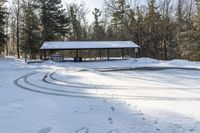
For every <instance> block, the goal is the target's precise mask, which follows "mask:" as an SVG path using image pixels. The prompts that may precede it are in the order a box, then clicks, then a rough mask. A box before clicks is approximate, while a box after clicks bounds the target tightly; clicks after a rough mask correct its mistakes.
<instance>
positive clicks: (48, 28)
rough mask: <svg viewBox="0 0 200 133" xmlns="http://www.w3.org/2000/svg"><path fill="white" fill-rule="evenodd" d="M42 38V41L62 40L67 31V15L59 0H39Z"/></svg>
mask: <svg viewBox="0 0 200 133" xmlns="http://www.w3.org/2000/svg"><path fill="white" fill-rule="evenodd" d="M38 3H39V6H40V14H41V15H40V19H41V23H42V38H43V42H44V41H55V40H63V38H64V37H65V36H66V34H67V33H68V30H67V28H68V23H69V20H68V17H67V16H66V15H65V9H63V5H62V3H61V0H39V1H38Z"/></svg>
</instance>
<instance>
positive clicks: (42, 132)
mask: <svg viewBox="0 0 200 133" xmlns="http://www.w3.org/2000/svg"><path fill="white" fill-rule="evenodd" d="M51 130H52V128H51V127H45V128H42V129H40V130H39V131H38V133H49V132H51Z"/></svg>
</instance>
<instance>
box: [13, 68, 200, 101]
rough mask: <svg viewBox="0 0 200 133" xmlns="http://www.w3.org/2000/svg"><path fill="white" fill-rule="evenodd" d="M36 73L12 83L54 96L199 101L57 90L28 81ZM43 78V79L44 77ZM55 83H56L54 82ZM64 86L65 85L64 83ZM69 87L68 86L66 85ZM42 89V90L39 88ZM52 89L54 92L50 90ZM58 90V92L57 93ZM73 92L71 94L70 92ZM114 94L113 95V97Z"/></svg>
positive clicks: (187, 98)
mask: <svg viewBox="0 0 200 133" xmlns="http://www.w3.org/2000/svg"><path fill="white" fill-rule="evenodd" d="M35 74H37V73H36V72H34V73H29V74H26V75H24V76H21V77H19V78H18V79H16V80H15V81H13V83H14V84H15V85H16V86H18V87H20V88H21V89H24V90H28V91H31V92H36V93H40V94H47V95H54V96H65V97H75V98H88V99H93V98H95V99H101V98H113V99H134V100H161V101H165V100H167V101H200V98H199V97H198V98H190V97H181V98H180V97H155V96H138V95H116V94H107V95H104V94H97V93H86V92H74V91H67V90H58V89H52V88H48V87H43V86H39V85H36V84H33V83H30V82H29V81H28V78H29V77H30V76H33V75H35ZM47 77H48V73H47V74H46V75H45V76H44V78H47ZM44 78H43V79H44ZM21 80H23V81H24V83H26V84H28V85H30V86H33V87H35V88H37V89H33V88H31V87H26V86H25V85H22V84H20V83H19V82H20V81H21ZM45 81H46V83H49V84H54V83H52V82H49V81H47V80H46V79H45ZM54 85H57V84H54ZM65 86H66V85H65ZM68 87H69V86H68ZM41 89H42V90H41ZM51 91H54V92H51ZM59 92H60V93H59ZM70 93H73V94H70ZM92 95H93V96H92ZM113 95H114V97H113Z"/></svg>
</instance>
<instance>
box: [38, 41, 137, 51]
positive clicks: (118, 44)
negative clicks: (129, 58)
mask: <svg viewBox="0 0 200 133" xmlns="http://www.w3.org/2000/svg"><path fill="white" fill-rule="evenodd" d="M103 48H139V46H138V45H137V44H135V43H134V42H131V41H82V42H81V41H77V42H76V41H74V42H73V41H70V42H45V43H44V44H43V45H42V47H41V48H40V49H103Z"/></svg>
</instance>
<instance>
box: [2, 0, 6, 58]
mask: <svg viewBox="0 0 200 133" xmlns="http://www.w3.org/2000/svg"><path fill="white" fill-rule="evenodd" d="M4 4H5V1H4V0H0V54H1V52H2V51H3V49H4V45H5V43H6V38H7V36H6V34H5V25H6V22H5V18H6V14H7V13H6V11H5V8H4Z"/></svg>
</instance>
